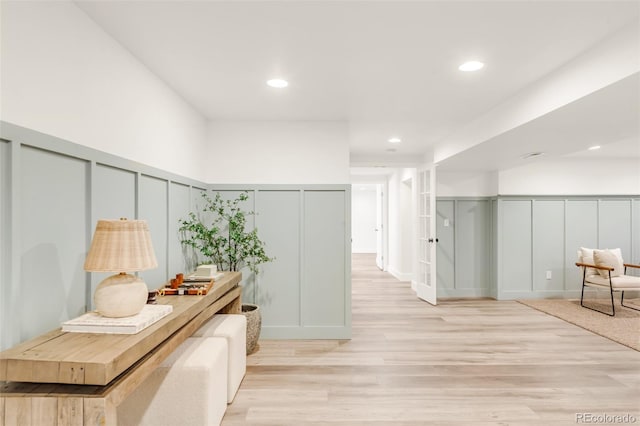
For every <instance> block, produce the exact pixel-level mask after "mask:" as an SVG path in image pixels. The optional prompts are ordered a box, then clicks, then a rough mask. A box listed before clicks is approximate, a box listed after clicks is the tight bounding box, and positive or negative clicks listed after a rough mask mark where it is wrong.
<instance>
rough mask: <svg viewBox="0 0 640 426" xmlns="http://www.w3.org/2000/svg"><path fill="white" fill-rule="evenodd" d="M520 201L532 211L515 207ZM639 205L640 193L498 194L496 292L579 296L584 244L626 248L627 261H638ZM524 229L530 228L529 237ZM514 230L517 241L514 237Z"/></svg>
mask: <svg viewBox="0 0 640 426" xmlns="http://www.w3.org/2000/svg"><path fill="white" fill-rule="evenodd" d="M521 203H530V204H531V206H532V210H531V215H530V216H528V215H526V214H524V212H519V211H516V210H514V208H513V206H515V205H517V204H521ZM638 205H640V195H629V196H621V195H610V196H599V195H594V196H584V195H581V196H509V197H502V196H500V197H498V222H497V234H496V235H497V236H498V237H497V238H496V241H497V243H498V265H500V266H499V267H498V269H497V271H498V275H497V288H498V291H497V298H498V299H504V300H511V299H519V298H547V297H563V298H575V297H580V289H581V281H580V274H579V269H578V268H577V267H576V266H575V262H576V261H577V254H576V252H577V250H578V249H579V248H580V247H589V248H601V249H604V248H621V249H622V254H623V257H624V259H625V261H627V262H631V263H637V262H639V261H640V233H638V232H636V231H635V230H636V229H638V228H636V226H638V225H636V224H638V223H640V218H638V217H637V216H638V213H636V206H638ZM523 229H529V230H530V236H531V239H530V241H529V240H526V239H525V235H524V232H523ZM514 235H518V237H517V238H516V240H517V241H518V242H517V243H514V244H516V245H517V247H516V246H514V245H513V244H510V243H509V240H510V239H511V240H513V238H512V237H513V236H514ZM523 253H525V254H523ZM529 254H531V259H530V261H528V262H524V263H523V261H524V260H525V259H526V258H527V257H528V256H529ZM513 265H517V267H513ZM546 271H551V273H552V278H551V279H550V280H547V279H546ZM523 282H528V283H531V284H532V285H531V286H529V285H527V286H523V285H522V283H523ZM594 294H595V293H594Z"/></svg>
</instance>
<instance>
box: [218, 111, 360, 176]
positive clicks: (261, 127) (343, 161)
mask: <svg viewBox="0 0 640 426" xmlns="http://www.w3.org/2000/svg"><path fill="white" fill-rule="evenodd" d="M209 149H210V151H209V154H208V159H209V161H210V167H208V169H207V170H208V173H207V177H206V181H208V182H216V183H272V184H282V183H296V184H320V183H323V184H328V183H332V184H345V183H349V141H348V127H347V124H346V123H345V122H337V121H326V122H325V121H297V122H280V121H257V122H256V121H240V122H212V123H211V124H210V126H209Z"/></svg>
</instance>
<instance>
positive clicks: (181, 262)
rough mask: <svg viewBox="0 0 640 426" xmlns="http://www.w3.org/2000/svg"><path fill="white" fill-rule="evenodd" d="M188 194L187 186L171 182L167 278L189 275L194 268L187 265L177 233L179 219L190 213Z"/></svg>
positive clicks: (192, 265)
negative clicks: (180, 274) (178, 274)
mask: <svg viewBox="0 0 640 426" xmlns="http://www.w3.org/2000/svg"><path fill="white" fill-rule="evenodd" d="M190 194H191V189H190V187H189V186H188V185H183V184H181V183H176V182H171V184H170V186H169V234H168V235H167V241H168V247H167V253H168V256H169V259H168V270H169V272H168V275H169V277H173V276H175V274H177V273H179V272H182V273H190V272H191V271H193V270H194V268H195V266H196V265H194V264H187V262H186V255H187V250H186V248H183V247H182V243H181V242H180V241H181V239H182V238H181V237H180V233H179V231H178V228H179V227H180V224H179V219H184V218H186V217H187V215H188V214H189V211H190V205H189V199H190Z"/></svg>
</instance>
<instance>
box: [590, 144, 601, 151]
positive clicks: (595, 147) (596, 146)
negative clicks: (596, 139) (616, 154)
mask: <svg viewBox="0 0 640 426" xmlns="http://www.w3.org/2000/svg"><path fill="white" fill-rule="evenodd" d="M596 149H600V145H594V146H590V147H589V151H595V150H596Z"/></svg>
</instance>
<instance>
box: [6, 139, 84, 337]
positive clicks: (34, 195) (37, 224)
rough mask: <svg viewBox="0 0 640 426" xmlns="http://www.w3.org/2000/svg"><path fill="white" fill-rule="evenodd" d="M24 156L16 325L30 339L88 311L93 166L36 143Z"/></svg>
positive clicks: (21, 173) (20, 200)
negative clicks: (87, 260)
mask: <svg viewBox="0 0 640 426" xmlns="http://www.w3.org/2000/svg"><path fill="white" fill-rule="evenodd" d="M20 160H21V161H20V165H19V166H20V183H21V184H20V187H19V189H18V191H19V194H20V198H19V202H20V225H21V226H20V229H19V230H18V232H19V238H20V252H19V255H20V265H19V266H20V288H19V291H20V297H19V299H18V307H17V311H16V312H15V314H17V315H15V316H14V317H13V319H12V324H11V326H13V327H17V328H19V329H20V339H21V340H25V339H28V338H31V337H34V336H36V335H38V334H41V333H43V332H46V331H48V330H51V329H54V328H56V327H58V326H59V325H60V323H61V322H62V321H65V320H67V319H70V318H74V317H76V316H78V315H80V314H82V313H84V312H85V302H86V298H85V295H86V286H87V281H88V280H87V274H86V273H85V272H84V270H83V268H82V265H83V263H84V259H85V256H86V250H87V241H88V240H89V239H90V234H91V231H90V224H89V219H88V216H89V208H88V206H89V202H88V201H89V200H88V198H87V194H88V192H89V191H88V182H89V181H88V176H89V167H90V164H89V163H88V162H87V161H85V160H80V159H77V158H72V157H68V156H65V155H61V154H57V153H53V152H50V151H45V150H41V149H37V148H32V147H23V148H22V149H21V153H20ZM12 309H15V308H14V307H12Z"/></svg>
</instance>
